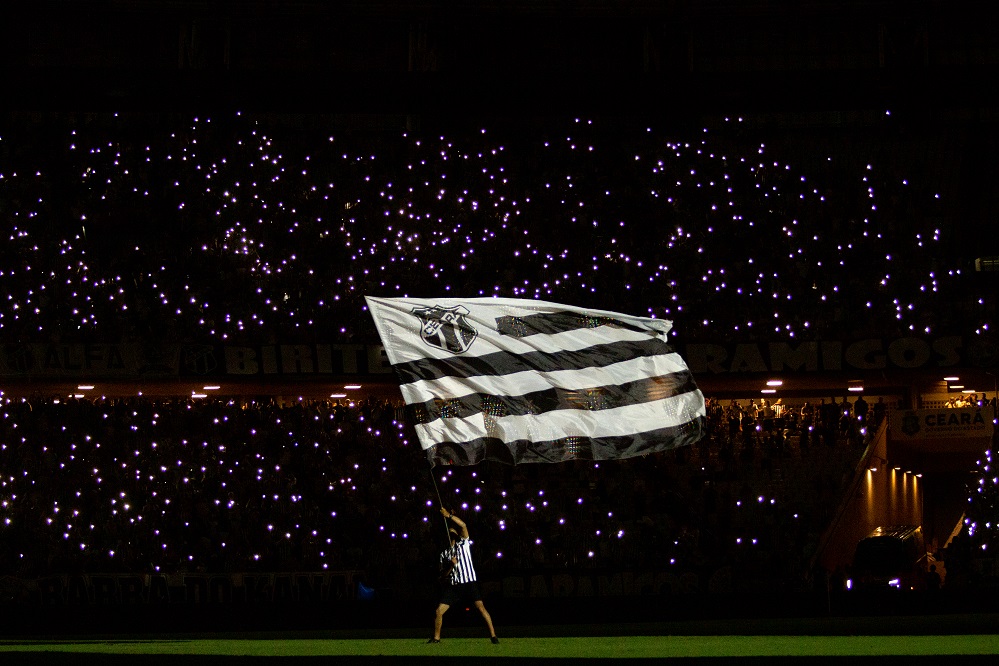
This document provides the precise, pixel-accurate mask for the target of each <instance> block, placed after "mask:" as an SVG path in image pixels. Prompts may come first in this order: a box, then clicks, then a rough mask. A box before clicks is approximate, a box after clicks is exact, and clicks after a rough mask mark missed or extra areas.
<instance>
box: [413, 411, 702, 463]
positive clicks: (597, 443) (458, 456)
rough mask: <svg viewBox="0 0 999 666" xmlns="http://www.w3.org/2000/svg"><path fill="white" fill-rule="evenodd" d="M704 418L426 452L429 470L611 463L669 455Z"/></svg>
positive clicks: (691, 439) (698, 433)
mask: <svg viewBox="0 0 999 666" xmlns="http://www.w3.org/2000/svg"><path fill="white" fill-rule="evenodd" d="M704 423H705V418H704V417H703V416H698V417H697V418H695V419H693V420H691V421H688V422H687V423H684V424H681V425H679V426H674V427H668V428H658V429H656V430H650V431H646V432H640V433H634V434H631V435H617V436H612V437H565V438H562V439H556V440H549V441H531V440H526V439H521V440H516V441H513V442H504V441H503V440H501V439H498V438H495V437H482V438H479V439H475V440H473V441H470V442H444V443H441V444H437V445H436V446H433V447H431V448H429V449H427V458H428V460H429V461H430V466H431V467H434V466H436V465H448V466H450V465H475V464H477V463H480V462H483V461H485V460H489V461H493V462H502V463H507V464H510V465H513V464H521V463H555V462H567V461H570V460H614V459H617V458H631V457H633V456H640V455H646V454H649V453H659V452H662V451H670V450H672V449H676V448H679V447H681V446H689V445H691V444H694V443H696V442H697V441H698V440H699V439H701V437H702V435H703V433H704Z"/></svg>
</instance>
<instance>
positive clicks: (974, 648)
mask: <svg viewBox="0 0 999 666" xmlns="http://www.w3.org/2000/svg"><path fill="white" fill-rule="evenodd" d="M60 634H61V635H59V636H32V637H28V638H18V637H10V636H8V637H5V638H3V639H0V663H3V664H10V665H11V666H14V665H18V664H99V665H102V666H110V665H114V664H123V663H136V664H161V663H162V664H166V663H170V664H219V663H224V664H232V663H258V662H261V661H267V662H273V661H296V662H299V661H305V662H310V663H319V662H320V661H322V662H323V663H337V664H343V663H362V664H374V663H384V662H392V663H395V664H403V663H413V662H427V661H430V660H433V661H435V662H439V661H444V662H446V663H449V664H451V663H453V664H467V663H473V662H474V663H480V662H485V661H495V660H499V661H501V662H504V663H509V662H513V663H517V664H528V663H551V662H553V661H562V662H564V661H565V660H572V661H578V660H585V661H602V662H609V661H619V660H622V661H623V660H627V661H629V662H632V663H635V662H648V661H651V660H655V661H657V662H661V660H663V659H674V660H676V659H679V660H681V661H683V662H691V661H699V662H700V661H704V662H713V661H725V662H736V661H738V662H739V663H742V662H744V661H751V662H764V661H765V662H767V663H769V662H771V661H774V660H777V661H782V662H785V663H786V662H789V661H797V660H804V661H809V662H813V663H814V662H824V661H832V660H835V661H837V662H839V661H843V660H847V661H858V660H859V661H873V660H875V659H876V660H878V663H885V660H888V661H891V662H892V663H912V662H922V663H928V662H929V661H930V660H933V661H934V662H939V660H940V659H942V658H946V657H952V658H953V657H956V658H960V659H961V660H962V663H964V662H966V661H967V660H969V659H970V660H972V661H975V662H976V663H977V662H982V663H984V662H985V660H988V661H989V663H994V662H995V660H996V657H997V655H999V617H997V616H994V615H982V614H975V615H949V616H919V617H870V618H863V617H859V618H858V617H855V618H812V619H803V620H788V619H780V620H775V619H769V620H759V621H754V620H725V621H700V622H689V623H688V622H672V623H645V624H623V625H607V624H600V625H573V626H566V627H559V626H555V625H551V626H530V627H509V628H507V629H506V631H503V632H501V640H500V643H499V644H498V645H494V644H492V643H491V642H490V641H489V639H488V638H486V636H485V634H484V633H483V632H482V631H477V630H476V629H474V628H472V627H458V628H455V629H454V630H453V631H452V632H451V633H450V634H448V632H447V631H445V633H444V639H443V640H442V642H441V643H439V644H434V645H430V644H427V643H426V639H425V637H424V636H423V634H422V632H421V631H420V630H417V629H409V630H399V629H396V630H385V631H379V630H377V629H367V630H363V631H352V632H335V631H329V632H322V631H309V632H287V631H284V632H274V633H271V632H252V633H247V634H240V633H218V634H211V633H204V634H200V633H193V634H173V635H171V634H155V633H152V634H143V635H126V636H122V635H118V636H116V635H114V634H107V635H88V636H85V637H73V636H72V635H69V634H67V633H65V632H60Z"/></svg>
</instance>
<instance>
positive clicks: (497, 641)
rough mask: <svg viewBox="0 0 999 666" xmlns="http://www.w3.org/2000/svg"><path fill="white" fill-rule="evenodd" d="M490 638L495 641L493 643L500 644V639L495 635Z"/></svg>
mask: <svg viewBox="0 0 999 666" xmlns="http://www.w3.org/2000/svg"><path fill="white" fill-rule="evenodd" d="M489 640H491V641H492V642H493V645H499V639H498V638H496V637H495V636H492V637H490V638H489Z"/></svg>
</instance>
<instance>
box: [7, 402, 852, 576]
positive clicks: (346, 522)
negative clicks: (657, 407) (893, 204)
mask: <svg viewBox="0 0 999 666" xmlns="http://www.w3.org/2000/svg"><path fill="white" fill-rule="evenodd" d="M708 402H709V406H710V409H709V418H708V435H707V436H706V437H705V438H704V439H703V440H702V442H700V443H699V444H697V445H695V446H694V447H685V448H681V449H676V450H674V451H671V452H666V453H661V454H654V455H650V456H646V457H643V458H638V459H630V460H622V461H603V462H594V461H582V460H580V461H575V462H568V463H563V464H559V465H540V464H538V465H520V466H506V465H501V464H482V465H477V466H472V467H448V468H445V467H436V468H434V469H433V470H432V471H431V469H430V468H429V467H427V466H424V462H423V461H424V460H425V457H424V454H423V453H422V451H420V450H419V446H418V445H417V444H416V443H415V439H414V438H412V437H411V436H410V433H409V432H408V430H407V427H406V426H405V425H404V424H403V423H402V422H401V421H400V420H399V417H400V414H401V411H402V410H401V409H400V407H399V405H393V404H390V403H384V402H378V401H367V402H366V401H362V402H359V403H347V402H342V401H316V402H305V401H302V402H297V401H293V402H292V403H290V404H279V403H277V402H274V401H268V400H265V401H247V400H222V399H202V400H185V399H180V400H154V399H151V398H128V399H109V398H106V399H72V398H71V399H65V400H52V399H40V398H39V399H29V400H8V401H6V403H5V404H4V405H3V413H2V422H3V428H2V429H0V432H2V435H0V474H2V490H0V494H2V499H3V501H2V508H0V516H2V518H0V520H2V526H0V533H2V535H3V539H2V540H0V574H2V575H13V576H18V577H22V578H31V577H38V576H44V575H48V574H66V573H70V574H71V573H122V572H130V573H157V572H158V573H178V572H212V573H215V572H253V571H270V572H280V571H338V570H358V571H363V572H365V576H366V577H367V580H369V581H370V584H372V585H380V586H388V587H391V588H392V589H395V590H398V591H399V592H400V593H402V592H403V590H406V589H408V590H410V591H411V592H412V591H413V590H414V588H415V589H420V586H421V585H423V586H426V585H430V584H431V583H432V581H433V578H434V576H433V566H434V565H435V563H436V557H435V555H436V552H437V551H438V550H439V548H440V547H441V546H442V545H443V542H444V538H445V533H444V525H443V523H441V522H440V519H439V513H438V512H437V507H438V506H439V502H441V501H443V503H444V504H445V505H447V506H449V507H450V508H451V509H452V510H454V511H456V512H459V513H460V514H462V515H464V516H465V518H466V521H467V522H468V524H469V525H470V528H471V529H472V531H473V532H474V534H475V539H476V543H477V544H478V558H479V560H480V565H479V566H480V568H481V573H482V575H483V577H484V579H487V580H489V579H495V578H498V577H502V576H503V575H507V574H509V573H511V572H522V571H548V572H552V571H579V570H604V571H606V570H612V571H622V570H631V571H641V570H652V571H662V570H675V571H677V572H680V571H694V572H699V573H702V574H703V573H704V572H707V571H714V570H716V569H725V570H728V571H730V573H731V575H732V576H736V577H738V579H739V580H741V581H744V584H750V581H755V582H756V584H763V582H766V584H769V585H780V586H784V587H793V586H800V585H805V584H806V579H807V575H808V573H809V572H808V560H809V558H810V557H811V555H812V554H813V553H812V551H813V550H814V548H815V546H816V544H817V539H818V537H819V532H820V531H821V530H822V529H823V527H824V525H825V524H826V523H827V521H828V518H829V515H830V512H831V511H833V510H834V508H835V505H836V503H837V497H838V493H840V492H841V491H842V488H843V485H844V484H845V483H846V482H847V481H848V480H849V477H850V475H851V474H852V471H853V466H854V465H855V464H856V461H857V459H858V456H859V455H860V453H861V452H862V449H863V444H864V442H865V432H866V431H867V426H866V423H865V422H864V421H863V419H860V418H858V417H856V416H852V417H850V419H849V423H848V424H846V426H844V423H843V421H842V420H841V418H840V417H841V414H840V412H839V408H838V407H837V408H836V409H834V410H825V409H819V410H816V411H815V413H814V416H810V417H806V418H803V419H800V420H799V419H796V418H788V419H786V420H785V419H784V418H783V417H780V418H777V419H775V420H771V419H770V418H769V417H768V416H765V415H764V416H761V417H760V418H756V417H751V416H748V414H749V413H750V411H749V409H745V410H742V412H743V414H746V415H747V416H744V417H743V418H742V419H741V420H739V421H738V422H733V421H732V414H733V413H734V411H733V410H734V409H735V407H734V405H737V404H738V403H735V402H733V403H732V404H730V405H728V406H727V407H723V406H722V405H721V404H719V402H718V401H715V400H712V399H709V401H708ZM821 404H828V403H824V402H823V403H821ZM747 407H748V405H747ZM795 411H802V410H801V409H798V408H796V409H795V410H789V413H790V414H793V413H794V412H795ZM431 475H433V476H431ZM438 497H439V499H438Z"/></svg>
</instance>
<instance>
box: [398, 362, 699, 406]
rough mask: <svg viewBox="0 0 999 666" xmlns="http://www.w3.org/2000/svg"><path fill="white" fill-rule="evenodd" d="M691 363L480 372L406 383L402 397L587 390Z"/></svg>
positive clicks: (421, 399) (417, 398)
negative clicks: (492, 373)
mask: <svg viewBox="0 0 999 666" xmlns="http://www.w3.org/2000/svg"><path fill="white" fill-rule="evenodd" d="M686 370H687V366H686V365H685V364H684V362H683V360H682V359H681V358H680V356H679V355H678V354H675V353H672V354H663V355H661V356H644V357H641V358H636V359H631V360H629V361H622V362H620V363H614V364H612V365H608V366H604V367H598V368H583V369H581V370H557V371H554V372H537V371H533V370H529V371H524V372H515V373H512V374H509V375H479V376H477V377H467V378H461V379H458V378H454V377H441V378H439V379H430V380H423V381H418V382H412V383H410V384H403V385H402V386H401V387H400V388H401V389H402V397H403V399H404V400H405V401H406V403H407V404H414V403H421V402H427V401H428V400H433V399H434V398H438V399H443V400H446V399H449V398H458V397H461V396H465V395H472V394H475V393H482V394H486V395H510V396H515V395H524V394H525V393H532V392H534V391H543V390H545V389H549V388H553V387H554V388H563V389H574V390H585V389H588V388H595V387H598V386H610V385H613V384H624V383H627V382H632V381H637V380H639V379H644V378H647V377H660V376H664V375H670V374H673V373H678V372H685V371H686Z"/></svg>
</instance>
